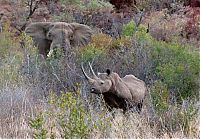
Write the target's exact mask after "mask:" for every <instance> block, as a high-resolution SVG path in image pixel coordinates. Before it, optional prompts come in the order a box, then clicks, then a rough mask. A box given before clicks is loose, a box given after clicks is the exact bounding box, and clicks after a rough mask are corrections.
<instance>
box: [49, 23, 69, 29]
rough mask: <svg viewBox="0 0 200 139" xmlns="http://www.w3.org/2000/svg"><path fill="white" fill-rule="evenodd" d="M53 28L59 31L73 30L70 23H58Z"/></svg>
mask: <svg viewBox="0 0 200 139" xmlns="http://www.w3.org/2000/svg"><path fill="white" fill-rule="evenodd" d="M53 25H54V26H53V28H57V29H67V30H70V29H72V26H71V25H70V24H68V23H64V22H57V23H54V24H53Z"/></svg>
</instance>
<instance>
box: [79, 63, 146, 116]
mask: <svg viewBox="0 0 200 139" xmlns="http://www.w3.org/2000/svg"><path fill="white" fill-rule="evenodd" d="M89 65H90V64H89ZM81 68H82V72H83V74H84V76H85V78H86V79H87V80H88V82H89V84H90V86H91V93H95V94H102V95H103V97H104V100H105V103H106V104H107V106H108V108H109V110H112V109H113V108H120V109H122V110H123V112H124V113H125V112H126V111H127V110H128V109H130V108H132V107H133V106H136V109H137V111H138V112H140V111H141V109H142V105H143V100H144V97H145V95H146V85H145V83H144V82H143V81H142V80H140V79H138V78H136V77H135V76H134V75H126V76H125V77H123V78H120V77H119V75H118V74H117V73H115V72H111V71H110V70H109V69H108V70H107V71H106V73H98V76H96V75H95V73H94V71H93V69H92V66H91V65H90V69H91V71H92V73H93V77H92V78H91V77H89V76H88V75H87V74H86V72H85V71H84V68H83V65H82V66H81Z"/></svg>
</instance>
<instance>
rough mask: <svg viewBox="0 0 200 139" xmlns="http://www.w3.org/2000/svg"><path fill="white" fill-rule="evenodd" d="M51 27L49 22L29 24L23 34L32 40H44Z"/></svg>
mask: <svg viewBox="0 0 200 139" xmlns="http://www.w3.org/2000/svg"><path fill="white" fill-rule="evenodd" d="M51 27H53V24H52V23H51V22H36V23H31V24H29V25H28V26H27V27H26V29H25V33H26V34H28V35H29V36H31V37H34V38H41V39H46V34H47V32H48V31H49V28H51Z"/></svg>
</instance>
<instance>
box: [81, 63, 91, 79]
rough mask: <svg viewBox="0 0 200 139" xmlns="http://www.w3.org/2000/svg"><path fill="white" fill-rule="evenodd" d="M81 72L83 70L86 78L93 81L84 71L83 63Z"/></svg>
mask: <svg viewBox="0 0 200 139" xmlns="http://www.w3.org/2000/svg"><path fill="white" fill-rule="evenodd" d="M81 70H82V72H83V75H84V76H85V78H86V79H87V80H89V81H93V79H92V78H90V77H89V76H88V75H87V74H86V72H85V70H84V68H83V63H81Z"/></svg>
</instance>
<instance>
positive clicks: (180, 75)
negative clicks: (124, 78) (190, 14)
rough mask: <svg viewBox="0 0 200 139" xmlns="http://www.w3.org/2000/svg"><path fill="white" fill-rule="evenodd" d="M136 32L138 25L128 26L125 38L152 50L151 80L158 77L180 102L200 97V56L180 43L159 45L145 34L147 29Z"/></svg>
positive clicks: (150, 56) (125, 30)
mask: <svg viewBox="0 0 200 139" xmlns="http://www.w3.org/2000/svg"><path fill="white" fill-rule="evenodd" d="M134 29H135V24H134V23H133V22H130V23H128V24H127V25H125V26H124V29H123V31H124V35H125V36H133V37H134V38H135V39H136V40H137V43H138V45H140V46H141V47H143V46H144V47H145V48H147V49H149V50H150V53H149V56H148V57H149V58H150V59H151V60H150V61H151V62H152V64H151V68H150V69H149V70H150V71H149V73H147V75H148V74H151V75H152V78H153V76H154V77H155V75H156V78H157V79H159V80H161V81H162V82H163V83H164V84H166V87H167V88H168V89H169V92H172V93H171V95H173V96H174V97H175V98H176V99H177V100H178V101H179V102H181V101H182V100H184V99H187V98H191V99H192V98H194V97H199V96H198V95H199V93H198V89H199V84H198V81H197V80H198V78H199V74H200V57H199V54H198V53H197V52H195V51H193V50H192V49H190V48H191V47H188V46H181V45H180V44H179V43H177V42H170V43H166V42H163V41H157V40H155V39H153V38H152V37H151V36H150V35H149V33H146V32H145V27H140V28H139V30H138V31H137V32H135V33H134V31H133V30H134ZM130 30H131V31H130ZM143 50H144V49H143Z"/></svg>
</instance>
